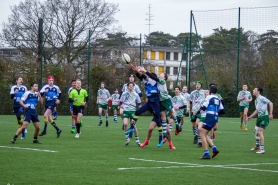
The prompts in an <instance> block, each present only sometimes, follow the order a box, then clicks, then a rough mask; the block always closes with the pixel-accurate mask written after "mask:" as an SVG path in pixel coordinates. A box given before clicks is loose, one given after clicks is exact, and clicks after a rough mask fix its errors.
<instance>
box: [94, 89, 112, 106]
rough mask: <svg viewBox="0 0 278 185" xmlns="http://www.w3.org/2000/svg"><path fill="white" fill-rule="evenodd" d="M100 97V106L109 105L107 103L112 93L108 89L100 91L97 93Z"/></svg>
mask: <svg viewBox="0 0 278 185" xmlns="http://www.w3.org/2000/svg"><path fill="white" fill-rule="evenodd" d="M97 96H98V98H99V99H98V104H100V105H108V103H107V102H106V101H105V100H107V99H108V98H109V97H110V93H109V91H108V90H107V89H99V90H98V91H97Z"/></svg>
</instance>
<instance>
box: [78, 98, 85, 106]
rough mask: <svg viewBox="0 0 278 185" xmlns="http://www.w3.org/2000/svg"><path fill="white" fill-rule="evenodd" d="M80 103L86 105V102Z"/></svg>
mask: <svg viewBox="0 0 278 185" xmlns="http://www.w3.org/2000/svg"><path fill="white" fill-rule="evenodd" d="M77 99H78V98H77ZM81 105H82V106H85V105H86V102H82V103H81Z"/></svg>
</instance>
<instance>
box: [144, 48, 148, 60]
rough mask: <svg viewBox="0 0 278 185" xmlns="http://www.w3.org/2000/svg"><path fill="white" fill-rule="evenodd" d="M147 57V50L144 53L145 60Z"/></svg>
mask: <svg viewBox="0 0 278 185" xmlns="http://www.w3.org/2000/svg"><path fill="white" fill-rule="evenodd" d="M147 57H148V56H147V51H146V50H145V51H144V52H143V58H144V59H147Z"/></svg>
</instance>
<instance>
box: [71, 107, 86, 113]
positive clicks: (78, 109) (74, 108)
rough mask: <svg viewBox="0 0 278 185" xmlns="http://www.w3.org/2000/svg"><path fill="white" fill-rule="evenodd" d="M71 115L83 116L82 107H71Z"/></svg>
mask: <svg viewBox="0 0 278 185" xmlns="http://www.w3.org/2000/svg"><path fill="white" fill-rule="evenodd" d="M72 114H73V115H78V114H84V106H73V111H72Z"/></svg>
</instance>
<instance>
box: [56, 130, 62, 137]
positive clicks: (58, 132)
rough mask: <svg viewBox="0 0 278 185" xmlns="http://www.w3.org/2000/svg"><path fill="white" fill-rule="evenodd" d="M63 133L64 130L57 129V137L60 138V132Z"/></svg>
mask: <svg viewBox="0 0 278 185" xmlns="http://www.w3.org/2000/svg"><path fill="white" fill-rule="evenodd" d="M61 133H62V130H58V131H57V138H59V137H60V134H61Z"/></svg>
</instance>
